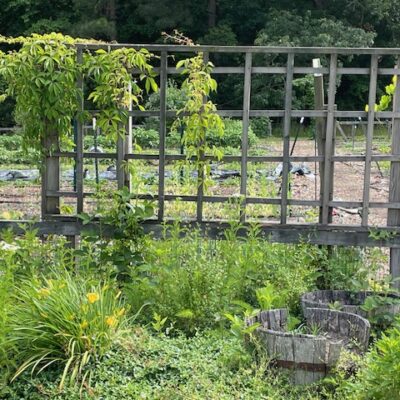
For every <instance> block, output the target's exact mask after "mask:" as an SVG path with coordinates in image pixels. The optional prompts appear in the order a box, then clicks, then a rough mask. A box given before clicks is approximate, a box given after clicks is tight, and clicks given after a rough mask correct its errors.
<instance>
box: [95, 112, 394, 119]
mask: <svg viewBox="0 0 400 400" xmlns="http://www.w3.org/2000/svg"><path fill="white" fill-rule="evenodd" d="M89 112H90V113H92V114H93V115H96V113H97V111H95V110H92V111H89ZM217 114H218V115H220V116H221V117H237V118H240V117H242V115H243V111H242V110H218V111H217ZM249 114H250V117H276V118H281V117H284V115H285V111H284V110H250V113H249ZM326 114H327V111H318V110H292V117H293V118H300V117H309V118H318V117H325V116H326ZM130 115H132V116H133V117H142V118H144V117H154V116H158V115H159V111H156V110H153V111H140V110H133V111H132V112H131V113H130ZM176 115H177V111H171V110H168V111H167V117H174V116H176ZM182 115H184V114H182ZM334 116H335V117H336V118H358V117H361V118H366V117H367V112H366V111H347V110H346V111H337V110H336V111H334ZM375 116H376V118H382V119H383V118H392V117H396V118H398V117H399V116H400V113H398V112H397V113H394V112H393V111H378V112H376V114H375Z"/></svg>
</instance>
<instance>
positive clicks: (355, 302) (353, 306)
mask: <svg viewBox="0 0 400 400" xmlns="http://www.w3.org/2000/svg"><path fill="white" fill-rule="evenodd" d="M370 296H379V297H381V298H382V299H384V298H389V299H391V300H393V302H392V303H393V304H389V303H388V304H385V305H382V306H380V307H379V310H374V312H373V313H372V314H371V315H369V314H368V313H367V312H366V311H364V310H363V309H362V305H363V304H364V303H365V300H366V299H367V298H368V297H370ZM334 303H336V304H339V305H340V311H344V312H347V313H353V314H357V315H360V316H362V317H364V318H369V317H370V316H371V317H373V316H375V315H377V313H378V312H379V313H381V314H388V315H392V316H396V315H398V314H400V295H398V294H396V293H379V292H371V291H361V292H352V291H349V290H316V291H314V292H307V293H304V294H303V295H302V296H301V306H302V309H303V313H306V312H307V309H309V308H312V309H315V308H326V309H328V308H330V307H331V306H332V305H333V304H334Z"/></svg>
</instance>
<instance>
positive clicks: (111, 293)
mask: <svg viewBox="0 0 400 400" xmlns="http://www.w3.org/2000/svg"><path fill="white" fill-rule="evenodd" d="M53 275H54V277H55V279H46V278H43V279H34V278H32V279H30V280H25V281H23V282H22V283H20V284H19V285H18V287H17V288H15V294H14V297H13V302H14V305H13V307H12V312H11V313H10V317H9V332H8V341H7V343H9V344H10V345H12V346H13V348H15V349H16V355H15V359H16V361H17V364H18V369H17V371H16V373H15V375H14V379H15V378H17V377H18V376H19V375H21V374H22V373H23V372H24V371H26V370H29V371H31V372H32V373H34V372H35V373H38V372H41V371H43V370H44V369H47V368H49V367H50V366H52V367H53V368H54V366H57V365H58V366H62V367H63V373H62V377H61V381H60V387H62V386H63V385H64V383H65V381H66V379H67V377H68V378H69V380H70V381H71V382H73V381H75V380H80V379H83V380H84V379H85V378H86V376H87V373H86V372H87V371H86V369H85V368H87V366H88V364H89V363H91V362H95V361H97V360H99V358H100V357H101V356H103V355H104V354H105V352H106V351H107V350H109V349H110V347H111V346H112V345H113V344H114V343H115V341H116V339H117V338H118V337H120V335H121V333H122V332H123V328H124V326H125V324H126V317H125V310H126V309H125V308H124V306H123V304H122V302H121V300H120V298H119V293H117V292H116V291H115V290H114V289H113V288H112V287H111V286H110V285H109V284H97V285H92V284H91V283H90V282H88V280H86V279H82V278H79V277H77V276H74V277H72V276H71V275H70V274H68V273H66V272H64V273H62V272H55V273H54V274H53ZM53 364H54V365H53Z"/></svg>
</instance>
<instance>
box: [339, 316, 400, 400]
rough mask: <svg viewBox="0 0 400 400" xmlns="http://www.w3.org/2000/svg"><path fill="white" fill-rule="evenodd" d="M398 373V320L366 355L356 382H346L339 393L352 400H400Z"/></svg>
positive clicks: (399, 328)
mask: <svg viewBox="0 0 400 400" xmlns="http://www.w3.org/2000/svg"><path fill="white" fill-rule="evenodd" d="M399 371H400V320H397V323H396V325H395V326H394V327H393V328H391V329H390V330H389V331H387V333H386V334H383V336H382V338H381V339H379V340H378V341H377V342H376V343H375V345H374V347H373V348H372V350H371V351H370V352H369V353H368V354H367V356H366V360H365V364H364V365H363V366H362V368H360V370H359V373H358V374H357V377H356V379H355V380H353V381H352V382H344V383H343V387H342V388H340V393H343V394H342V395H343V396H346V397H345V398H346V399H350V400H386V399H391V400H399V399H400V374H399ZM343 398H344V397H343Z"/></svg>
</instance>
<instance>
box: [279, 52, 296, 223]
mask: <svg viewBox="0 0 400 400" xmlns="http://www.w3.org/2000/svg"><path fill="white" fill-rule="evenodd" d="M293 67H294V54H289V55H288V58H287V64H286V68H287V72H286V85H285V117H284V120H283V162H282V186H281V199H282V201H281V224H286V219H287V200H288V190H289V164H290V160H289V158H290V154H289V152H290V127H291V122H292V98H293V88H292V87H293Z"/></svg>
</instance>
